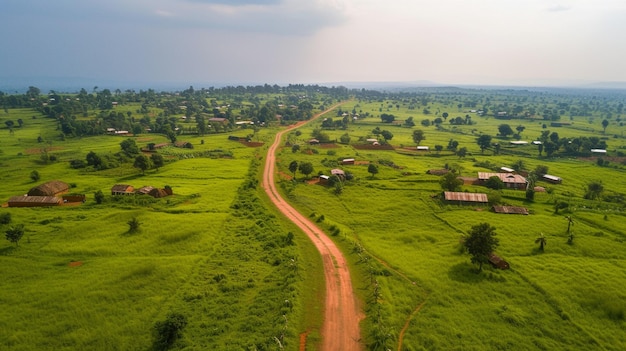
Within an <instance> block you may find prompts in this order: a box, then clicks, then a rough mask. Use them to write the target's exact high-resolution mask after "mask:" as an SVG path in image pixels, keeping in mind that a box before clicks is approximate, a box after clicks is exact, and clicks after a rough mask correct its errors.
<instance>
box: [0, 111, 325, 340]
mask: <svg viewBox="0 0 626 351" xmlns="http://www.w3.org/2000/svg"><path fill="white" fill-rule="evenodd" d="M30 114H33V112H32V111H29V110H27V109H24V110H13V109H12V110H9V114H8V115H9V117H8V118H14V119H17V118H22V119H23V120H24V126H23V127H21V128H19V129H18V128H16V130H15V131H14V132H13V133H12V134H9V131H8V130H0V132H2V134H3V136H2V138H1V139H0V140H1V141H0V150H2V151H1V154H0V164H1V168H0V176H1V177H2V179H3V187H2V189H0V198H2V201H3V202H6V201H7V199H8V198H9V197H11V196H14V195H21V194H25V193H26V192H27V191H28V190H29V189H30V188H31V187H33V186H35V185H37V184H39V183H42V182H44V181H48V180H54V179H59V180H63V181H65V182H67V183H69V184H71V189H70V192H71V193H81V194H86V195H87V201H86V202H85V203H84V204H80V205H77V206H60V207H54V208H2V209H1V210H0V211H1V213H2V214H6V213H8V214H10V216H11V224H10V225H13V224H23V225H24V226H25V234H24V237H23V238H22V240H21V241H20V242H19V246H15V245H13V244H11V243H10V242H9V241H6V240H2V242H0V272H1V273H0V274H1V276H2V277H3V289H2V292H0V301H1V303H2V305H3V306H4V307H5V308H3V310H2V312H0V348H2V349H11V350H52V349H54V350H76V349H83V350H87V349H91V350H129V349H144V350H146V349H151V347H152V346H151V345H152V344H153V342H154V330H153V329H154V325H155V323H156V322H158V321H161V320H164V319H165V316H166V315H167V314H169V313H172V312H176V313H181V314H183V315H184V316H185V317H186V318H187V321H188V325H187V326H186V328H185V332H184V337H183V338H182V339H180V340H179V341H178V342H177V343H176V344H175V345H174V346H175V347H181V348H185V349H189V350H191V349H195V350H206V349H220V350H240V349H251V348H258V349H264V348H267V347H269V346H270V345H276V340H280V342H281V343H282V344H283V345H284V346H285V347H288V348H289V349H297V348H298V347H299V341H300V335H299V333H301V332H302V331H306V330H309V332H310V337H309V339H310V343H311V344H314V343H315V340H316V338H317V336H316V335H317V332H316V330H317V328H319V325H320V323H321V319H320V318H321V317H320V316H321V312H322V311H320V310H319V307H318V306H317V301H318V300H319V298H320V297H319V294H320V292H323V280H322V279H319V278H318V277H317V275H318V274H320V273H319V270H318V268H317V267H318V266H319V265H320V264H321V262H320V260H319V257H318V255H317V254H316V252H315V251H314V249H313V248H312V247H311V246H310V244H309V243H308V242H307V241H306V239H304V238H300V237H297V236H296V237H293V238H290V239H289V240H287V238H288V235H287V234H288V232H294V231H295V230H296V229H294V228H293V227H292V226H291V225H290V224H289V223H285V222H283V221H281V220H279V218H277V214H275V213H274V212H273V211H272V207H271V206H269V205H267V204H265V203H264V201H265V200H263V198H262V197H260V196H261V192H258V189H256V187H255V186H252V187H250V186H249V184H256V182H257V181H256V178H257V176H258V174H259V158H260V157H262V156H260V155H259V152H263V150H262V149H259V148H252V147H247V146H245V145H244V144H242V143H239V142H236V141H229V140H227V137H226V135H225V134H213V135H205V136H202V137H200V136H197V135H196V136H193V135H190V136H188V137H185V139H184V140H188V141H191V142H192V143H193V144H194V146H195V147H194V149H192V150H186V149H178V148H167V149H163V150H161V153H162V154H163V155H164V157H165V158H166V164H165V166H163V167H161V168H160V169H158V170H156V169H151V170H148V171H146V174H145V175H141V174H140V173H139V172H138V170H137V169H136V168H133V167H132V163H130V164H128V163H122V164H121V165H120V166H119V167H115V168H111V169H106V170H100V171H96V170H93V169H90V168H83V169H72V168H70V167H69V166H68V165H69V161H70V160H73V159H80V158H84V157H85V155H86V154H87V153H88V152H90V151H95V152H97V153H99V154H106V153H109V154H112V155H113V154H115V153H118V152H119V151H120V142H121V141H123V140H125V139H126V138H127V137H123V136H122V137H120V136H111V135H103V136H92V137H85V138H65V140H62V139H60V138H59V137H58V134H57V133H54V132H52V131H53V130H54V128H55V122H54V120H52V119H49V118H44V117H41V116H38V117H37V118H36V119H32V120H31V119H30ZM26 116H29V117H28V119H27V118H26ZM5 133H6V135H4V134H5ZM273 133H274V132H273V131H271V130H263V131H261V132H260V133H259V135H258V136H257V139H256V140H258V141H261V142H263V141H264V140H265V139H266V138H270V137H271V136H272V135H273ZM235 134H237V133H235ZM239 134H243V133H239ZM40 135H44V136H46V137H45V139H46V140H49V142H43V143H39V142H37V137H38V136H40ZM243 135H244V136H245V134H243ZM131 138H132V139H133V140H136V142H137V144H138V145H139V146H142V147H144V146H145V145H146V144H148V143H151V142H152V143H162V142H166V138H165V137H164V136H160V135H140V136H138V137H131ZM201 140H202V142H201ZM44 148H45V149H46V152H47V153H48V154H49V155H54V156H55V157H56V160H55V161H50V162H47V163H46V162H43V161H42V159H41V154H42V153H43V149H44ZM213 150H221V151H220V152H221V153H223V154H227V155H228V157H219V156H218V157H211V156H209V157H207V156H205V154H204V153H205V152H209V151H213ZM217 154H218V155H219V154H220V153H217ZM33 170H37V171H38V172H39V175H40V177H41V179H40V180H39V181H37V182H34V181H32V180H31V179H30V178H29V174H30V173H31V172H32V171H33ZM117 183H125V184H131V185H133V186H134V187H135V188H139V187H141V186H144V185H154V186H156V187H163V186H165V185H168V186H171V187H172V189H173V191H174V196H171V197H166V198H161V199H153V198H151V197H149V196H138V195H137V196H128V197H124V196H121V197H120V196H118V197H114V196H110V195H108V194H109V193H110V190H109V189H110V188H111V187H112V186H113V185H114V184H117ZM96 191H102V192H103V193H104V194H105V200H104V202H103V203H102V204H97V203H96V202H95V200H94V193H95V192H96ZM133 218H136V219H138V220H139V222H140V223H141V226H140V229H139V231H138V232H136V233H130V232H129V226H128V224H127V222H128V221H130V220H131V219H133ZM10 225H8V224H7V225H1V226H0V227H1V229H2V231H3V238H4V231H5V230H6V229H8V228H9V226H10ZM305 286H306V289H304V287H305ZM316 310H317V311H316ZM243 335H245V337H242V336H243ZM274 338H278V339H274Z"/></svg>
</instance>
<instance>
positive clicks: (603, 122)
mask: <svg viewBox="0 0 626 351" xmlns="http://www.w3.org/2000/svg"><path fill="white" fill-rule="evenodd" d="M608 126H609V120H608V119H604V120H602V129H603V133H604V134H606V127H608Z"/></svg>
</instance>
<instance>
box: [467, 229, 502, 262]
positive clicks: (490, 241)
mask: <svg viewBox="0 0 626 351" xmlns="http://www.w3.org/2000/svg"><path fill="white" fill-rule="evenodd" d="M495 230H496V228H495V227H492V226H491V225H490V224H489V223H484V222H483V223H480V224H477V225H474V226H472V228H471V229H470V231H469V233H468V236H467V237H466V238H465V240H464V243H463V244H464V246H465V248H466V249H467V252H468V253H469V254H470V255H472V263H473V264H478V271H479V272H480V271H482V269H483V263H488V262H489V255H491V253H493V251H494V250H495V249H496V248H497V247H498V244H499V240H498V238H496V231H495Z"/></svg>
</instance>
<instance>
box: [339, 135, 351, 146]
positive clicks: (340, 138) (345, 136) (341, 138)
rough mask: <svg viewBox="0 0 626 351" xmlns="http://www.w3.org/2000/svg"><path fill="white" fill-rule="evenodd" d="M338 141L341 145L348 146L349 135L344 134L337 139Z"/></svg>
mask: <svg viewBox="0 0 626 351" xmlns="http://www.w3.org/2000/svg"><path fill="white" fill-rule="evenodd" d="M339 141H340V142H341V143H342V144H350V135H349V134H348V133H344V134H343V135H342V136H341V137H339Z"/></svg>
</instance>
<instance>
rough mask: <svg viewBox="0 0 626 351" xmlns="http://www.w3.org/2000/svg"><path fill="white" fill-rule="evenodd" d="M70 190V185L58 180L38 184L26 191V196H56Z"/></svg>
mask: <svg viewBox="0 0 626 351" xmlns="http://www.w3.org/2000/svg"><path fill="white" fill-rule="evenodd" d="M69 190H70V186H69V185H67V183H64V182H62V181H60V180H52V181H49V182H47V183H43V184H40V185H38V186H36V187H34V188H32V189H30V190H29V191H28V196H57V195H61V194H63V193H66V192H68V191H69Z"/></svg>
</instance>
